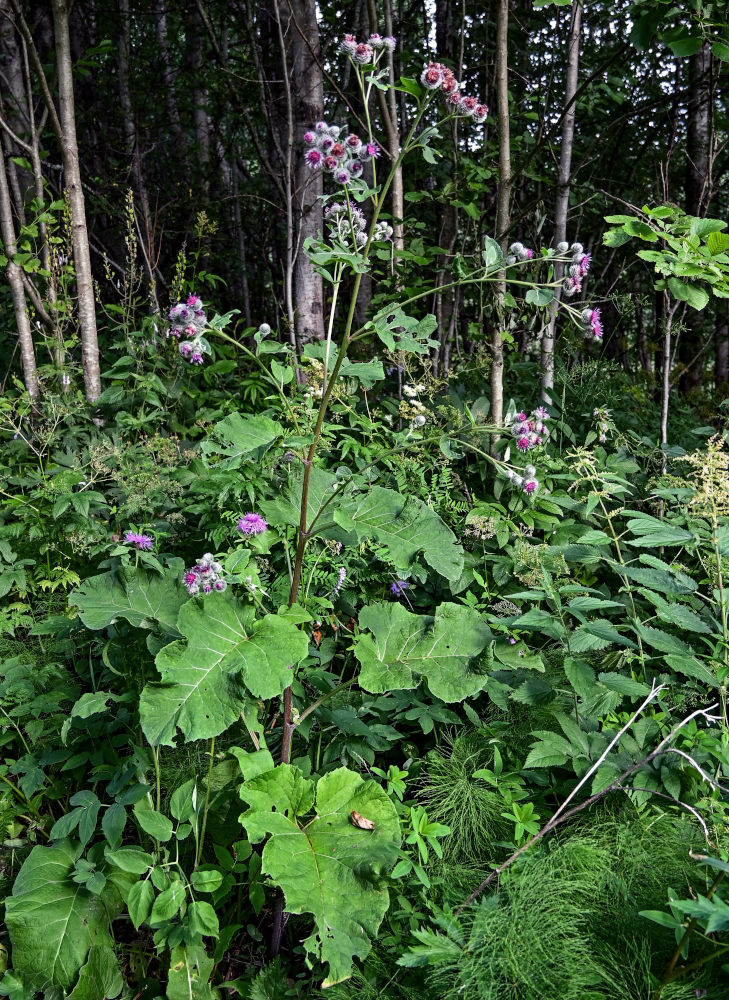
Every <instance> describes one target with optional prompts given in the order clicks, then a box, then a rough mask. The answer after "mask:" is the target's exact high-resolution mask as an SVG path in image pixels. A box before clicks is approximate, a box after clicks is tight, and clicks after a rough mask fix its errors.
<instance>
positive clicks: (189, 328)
mask: <svg viewBox="0 0 729 1000" xmlns="http://www.w3.org/2000/svg"><path fill="white" fill-rule="evenodd" d="M185 333H186V334H187V336H188V337H194V336H195V334H196V333H197V330H196V329H195V327H194V326H192V325H190V326H186V327H185Z"/></svg>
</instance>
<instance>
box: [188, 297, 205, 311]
mask: <svg viewBox="0 0 729 1000" xmlns="http://www.w3.org/2000/svg"><path fill="white" fill-rule="evenodd" d="M187 305H188V306H191V307H192V308H193V309H199V308H200V306H201V305H202V299H199V298H198V297H197V295H190V296H189V297H188V299H187Z"/></svg>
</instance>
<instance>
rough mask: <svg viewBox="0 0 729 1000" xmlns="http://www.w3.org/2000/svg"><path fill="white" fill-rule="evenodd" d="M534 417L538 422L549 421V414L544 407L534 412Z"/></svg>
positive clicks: (539, 407)
mask: <svg viewBox="0 0 729 1000" xmlns="http://www.w3.org/2000/svg"><path fill="white" fill-rule="evenodd" d="M534 416H535V417H536V418H537V419H538V420H549V413H547V411H546V409H545V408H544V407H543V406H538V407H537V408H536V410H534Z"/></svg>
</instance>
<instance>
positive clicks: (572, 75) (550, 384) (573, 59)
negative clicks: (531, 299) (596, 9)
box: [541, 0, 582, 403]
mask: <svg viewBox="0 0 729 1000" xmlns="http://www.w3.org/2000/svg"><path fill="white" fill-rule="evenodd" d="M581 31H582V2H581V0H575V2H574V3H573V4H572V15H571V19H570V31H569V38H568V41H567V80H566V83H565V92H564V108H565V111H564V119H563V121H562V144H561V148H560V153H559V169H558V171H557V200H556V204H555V208H554V244H555V246H556V245H557V244H558V243H564V242H566V241H567V214H568V209H569V202H570V176H571V172H572V147H573V143H574V135H575V117H576V104H575V94H576V93H577V78H578V74H579V66H580V34H581ZM563 276H564V264H556V265H555V269H554V277H555V281H561V279H562V278H563ZM561 293H562V286H561V284H560V285H557V287H556V288H555V290H554V299H553V300H552V303H551V307H550V317H549V325H548V327H547V329H546V330H545V333H544V337H543V338H542V391H541V396H542V400H543V401H544V402H545V403H551V401H552V400H551V397H550V390H551V389H553V388H554V340H555V333H556V326H557V314H558V312H559V301H560V298H561Z"/></svg>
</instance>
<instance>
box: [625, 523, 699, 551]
mask: <svg viewBox="0 0 729 1000" xmlns="http://www.w3.org/2000/svg"><path fill="white" fill-rule="evenodd" d="M628 530H629V531H630V532H631V534H633V535H635V538H631V539H630V544H631V545H634V546H641V545H649V546H651V548H653V547H656V548H657V547H659V546H661V545H685V544H686V542H690V541H691V540H692V539H693V535H692V534H691V532H690V531H686V529H685V528H677V527H675V526H674V525H672V524H666V522H665V521H659V520H658V518H657V517H649V516H648V515H644V516H642V517H633V518H631V519H630V520H629V521H628Z"/></svg>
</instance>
